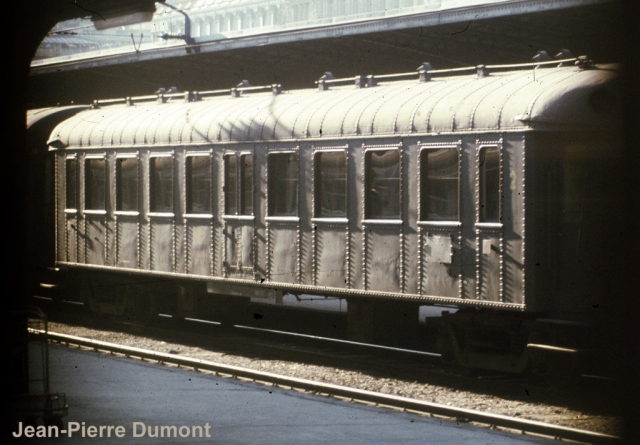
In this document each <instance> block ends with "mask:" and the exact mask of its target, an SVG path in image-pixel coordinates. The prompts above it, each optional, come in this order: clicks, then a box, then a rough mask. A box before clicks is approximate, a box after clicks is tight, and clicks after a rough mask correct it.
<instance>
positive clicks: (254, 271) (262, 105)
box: [50, 67, 615, 309]
mask: <svg viewBox="0 0 640 445" xmlns="http://www.w3.org/2000/svg"><path fill="white" fill-rule="evenodd" d="M613 82H615V72H614V71H613V70H611V69H590V70H582V69H579V68H577V67H563V68H545V69H537V70H533V69H531V70H521V71H515V72H509V73H495V74H492V75H490V76H488V77H478V76H476V75H475V74H474V75H471V76H455V77H446V78H434V79H433V80H431V81H429V82H425V83H420V82H418V81H395V82H390V83H388V84H384V83H381V84H380V85H379V86H376V87H373V88H363V89H355V88H354V87H353V86H349V87H346V86H339V87H331V88H330V89H329V90H328V91H317V90H304V91H293V92H289V93H284V94H281V95H277V96H273V95H271V94H261V93H256V94H246V95H244V96H243V97H240V98H232V97H212V98H206V99H204V100H202V101H200V102H191V103H183V102H182V103H181V102H178V101H176V102H174V103H172V102H168V103H164V104H159V103H146V104H140V105H134V106H129V107H127V106H109V107H104V108H97V109H92V110H87V111H85V112H82V113H80V114H78V115H77V116H75V117H73V118H71V119H69V120H67V121H65V122H63V123H62V124H60V125H59V126H58V127H57V128H56V129H55V130H54V131H53V133H52V136H51V142H50V143H51V146H52V147H53V149H54V150H58V152H59V156H58V171H59V173H60V175H59V179H58V189H59V190H60V192H59V193H58V199H59V202H58V209H60V210H64V209H65V202H64V193H63V191H64V189H65V188H64V187H65V184H64V173H63V172H64V160H65V157H66V156H67V153H75V156H78V160H79V161H81V162H79V164H80V166H81V167H80V169H81V175H82V174H83V173H82V172H83V170H82V169H83V168H84V167H82V164H83V161H84V156H85V155H84V153H85V150H86V153H94V154H95V153H98V152H100V153H103V152H106V153H108V154H107V159H108V160H109V159H110V160H113V159H114V158H115V157H114V155H113V153H116V152H117V153H129V154H133V155H135V156H137V158H138V159H139V165H140V188H141V190H142V195H144V198H145V199H143V200H142V202H141V206H140V209H139V214H138V215H137V218H136V215H119V214H118V212H115V211H114V209H115V205H114V198H113V196H114V195H115V193H114V191H113V188H114V187H115V182H116V181H115V179H114V178H115V173H114V170H115V167H114V165H113V162H107V164H108V165H107V168H108V169H109V174H108V176H109V178H110V179H109V180H108V187H109V190H110V192H109V193H108V195H109V196H110V201H109V202H108V204H107V209H106V210H105V211H106V219H105V221H106V222H105V225H106V226H107V227H108V229H107V230H106V231H105V233H107V234H108V233H111V232H112V231H115V234H113V233H112V234H111V235H109V236H111V238H110V239H111V240H114V239H115V240H116V242H115V246H116V247H114V248H111V247H109V248H107V251H105V250H104V248H102V250H101V248H99V247H100V246H97V245H96V246H97V247H96V248H92V247H91V246H92V245H93V241H92V244H90V245H89V244H87V241H86V240H87V237H93V238H92V239H94V238H98V239H99V240H100V237H99V234H97V233H95V230H93V231H92V230H89V228H87V227H88V222H90V221H91V215H87V214H86V212H85V211H84V208H83V207H82V205H83V204H82V203H83V194H82V187H80V188H81V193H80V196H79V203H80V204H79V205H80V208H79V209H77V212H73V213H68V214H67V220H68V221H69V222H68V223H67V226H66V227H65V225H64V224H63V225H59V229H58V230H59V232H58V240H59V241H58V244H59V253H58V260H59V262H60V263H66V264H70V265H78V266H84V267H99V266H104V267H109V268H111V269H112V270H113V268H114V267H115V268H122V269H123V270H126V271H128V272H138V273H153V274H159V275H162V274H165V275H166V276H173V277H181V278H190V277H191V278H196V279H199V280H203V279H204V280H210V281H215V282H218V283H223V282H225V281H226V282H228V283H231V284H233V283H236V284H246V285H254V286H261V287H270V288H280V289H283V290H285V291H286V290H289V291H293V292H316V293H324V294H334V295H342V296H348V297H364V296H373V297H384V298H398V299H411V300H415V301H424V302H427V303H429V302H430V303H442V304H461V305H469V306H495V307H504V308H508V309H525V307H527V306H528V305H530V304H531V303H532V302H531V301H530V300H527V299H526V298H525V293H526V289H527V285H526V282H525V272H526V271H525V263H526V261H525V198H526V193H525V172H526V168H527V166H526V165H525V146H526V144H527V143H528V141H529V139H528V138H529V136H528V135H529V134H530V133H531V132H532V131H536V130H549V131H551V130H555V129H559V128H562V129H573V130H575V129H578V130H580V129H593V128H596V127H597V126H598V125H602V122H603V121H605V122H606V120H607V118H609V119H614V118H615V115H613V116H603V110H602V108H601V107H598V106H594V94H597V92H598V91H601V90H602V89H607V88H612V86H611V85H612V84H613ZM596 105H597V104H596ZM439 147H454V148H455V149H456V150H458V151H459V156H460V172H459V178H460V179H459V180H460V190H459V195H460V204H459V205H460V216H459V218H458V220H456V221H445V222H437V223H434V222H432V221H421V220H420V212H419V208H420V179H419V178H420V175H421V174H422V173H421V169H420V152H421V150H428V149H435V148H439ZM486 147H492V148H495V149H497V150H498V151H499V153H500V171H499V175H498V177H499V182H500V195H501V197H500V198H499V199H500V207H501V209H502V210H501V214H500V220H499V221H496V222H495V223H490V224H486V223H482V221H480V218H479V213H478V212H479V208H480V184H479V177H480V174H481V173H480V166H481V165H482V162H483V161H482V159H481V157H482V156H481V152H482V150H483V149H484V148H486ZM529 149H530V148H529V147H527V148H526V150H529ZM335 150H339V151H342V152H344V153H346V154H347V178H348V180H347V181H348V191H347V203H348V204H347V208H348V212H347V215H346V218H315V214H314V198H315V191H314V187H313V181H314V174H315V173H314V172H315V167H314V162H315V159H316V155H317V153H319V152H323V151H335ZM372 150H373V151H376V150H378V151H379V150H395V151H397V152H398V153H399V159H400V164H399V169H400V173H399V175H400V182H399V189H400V192H399V196H398V199H399V200H400V201H399V208H400V217H399V218H398V219H391V220H384V219H368V218H367V217H366V211H365V206H364V200H365V199H366V193H367V190H366V186H365V182H366V178H367V175H368V174H369V167H367V165H366V162H367V161H366V153H367V152H370V151H372ZM193 153H202V154H206V155H207V156H211V166H212V167H211V169H212V177H213V198H212V210H211V214H210V215H201V218H200V219H198V218H195V219H194V217H193V215H191V216H190V215H188V214H187V213H186V207H185V199H186V198H185V192H184V191H185V187H186V185H185V182H186V180H185V177H184V171H185V163H186V161H185V159H186V157H187V155H188V154H192V155H193ZM238 153H251V154H253V156H254V170H253V173H254V184H255V186H254V194H253V201H254V214H253V215H251V216H249V217H242V218H238V217H234V216H232V215H231V216H229V215H226V216H225V215H224V213H225V207H224V206H225V204H224V199H225V198H224V193H225V192H224V186H225V183H224V177H225V175H224V156H225V155H226V154H238ZM278 153H297V154H298V172H297V182H298V187H299V188H298V190H299V193H298V207H297V211H296V215H295V216H286V217H281V216H269V214H268V212H269V211H268V201H269V194H270V193H273V190H269V177H268V176H269V172H268V168H267V165H268V159H269V157H270V156H272V155H275V154H278ZM151 154H153V156H158V155H159V154H160V155H161V154H164V155H168V154H170V155H171V156H172V159H173V161H174V163H173V165H174V168H175V178H176V179H175V181H176V183H175V185H174V192H173V196H174V201H175V208H174V210H173V212H168V213H167V214H157V213H153V212H151V211H150V204H149V196H148V193H149V192H148V191H149V187H150V181H151V180H150V172H149V162H150V161H149V159H150V157H151V156H150V155H151ZM112 220H113V221H120V220H122V222H118V223H116V224H115V225H114V224H112V223H111V222H110V221H112ZM59 221H60V220H59ZM125 221H129V223H128V225H127V224H125V223H124V222H125ZM133 221H137V227H136V229H135V237H134V236H133V234H134V228H133V226H131V224H132V222H133ZM71 224H73V226H71ZM89 225H90V224H89ZM111 227H113V229H110V228H111ZM105 236H106V235H105ZM101 243H102V244H100V243H99V244H100V245H105V246H110V245H111V244H109V243H113V241H109V240H108V239H104V240H101ZM126 246H128V247H126ZM134 246H135V254H134V253H132V252H131V251H126V250H130V249H133V248H134ZM109 249H116V250H117V252H116V255H111V254H110V251H109ZM76 252H77V253H76ZM82 252H85V253H84V254H83V255H81V253H82ZM116 258H117V259H116ZM116 261H117V263H116ZM125 262H126V265H125ZM214 287H215V286H214ZM220 288H221V289H222V288H224V289H225V290H226V291H227V290H228V289H227V288H225V287H224V286H222V287H220ZM247 289H250V288H247ZM258 294H260V295H262V294H264V292H263V290H257V291H256V295H258Z"/></svg>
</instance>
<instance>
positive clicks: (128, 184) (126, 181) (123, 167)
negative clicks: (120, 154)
mask: <svg viewBox="0 0 640 445" xmlns="http://www.w3.org/2000/svg"><path fill="white" fill-rule="evenodd" d="M116 210H118V211H125V212H126V211H129V212H137V211H138V159H136V158H122V159H117V160H116Z"/></svg>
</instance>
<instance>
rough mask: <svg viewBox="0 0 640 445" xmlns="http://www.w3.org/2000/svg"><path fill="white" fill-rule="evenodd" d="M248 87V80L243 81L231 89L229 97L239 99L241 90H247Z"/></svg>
mask: <svg viewBox="0 0 640 445" xmlns="http://www.w3.org/2000/svg"><path fill="white" fill-rule="evenodd" d="M250 86H251V84H250V83H249V81H248V80H243V81H242V82H240V83H239V84H238V85H236V86H235V87H234V88H231V97H240V96H241V95H242V90H243V88H248V87H250Z"/></svg>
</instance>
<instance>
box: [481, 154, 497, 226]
mask: <svg viewBox="0 0 640 445" xmlns="http://www.w3.org/2000/svg"><path fill="white" fill-rule="evenodd" d="M479 167H480V221H481V222H500V151H499V150H498V149H497V148H496V147H486V148H482V149H481V150H480V165H479Z"/></svg>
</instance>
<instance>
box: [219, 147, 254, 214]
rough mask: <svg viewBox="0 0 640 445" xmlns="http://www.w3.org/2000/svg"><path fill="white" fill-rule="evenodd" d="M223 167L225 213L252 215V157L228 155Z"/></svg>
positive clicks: (249, 155) (248, 155)
mask: <svg viewBox="0 0 640 445" xmlns="http://www.w3.org/2000/svg"><path fill="white" fill-rule="evenodd" d="M224 159H225V160H224V165H225V213H226V214H227V215H253V155H251V154H244V155H240V156H237V155H228V156H225V158H224Z"/></svg>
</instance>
